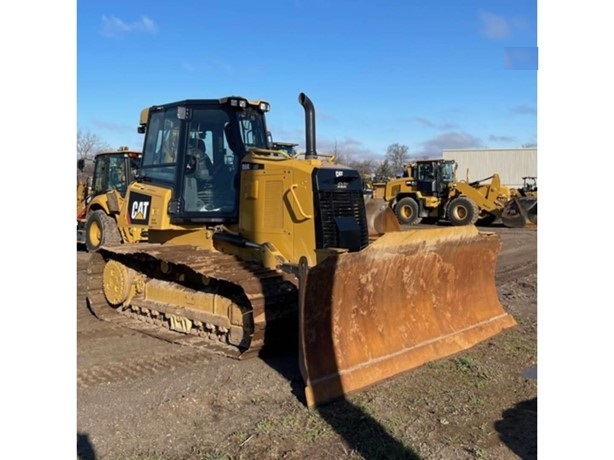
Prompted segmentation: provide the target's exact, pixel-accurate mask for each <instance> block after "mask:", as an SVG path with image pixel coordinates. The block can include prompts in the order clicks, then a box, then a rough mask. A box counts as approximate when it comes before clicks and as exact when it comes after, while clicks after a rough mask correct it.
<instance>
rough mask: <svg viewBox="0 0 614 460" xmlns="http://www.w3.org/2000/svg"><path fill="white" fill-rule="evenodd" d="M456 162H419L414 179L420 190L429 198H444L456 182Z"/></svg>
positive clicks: (416, 165)
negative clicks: (451, 185)
mask: <svg viewBox="0 0 614 460" xmlns="http://www.w3.org/2000/svg"><path fill="white" fill-rule="evenodd" d="M455 174H456V162H455V161H449V160H433V161H418V162H416V164H415V165H414V179H415V180H416V184H417V187H418V190H419V191H420V192H422V193H423V194H425V195H427V196H443V195H445V194H446V192H447V190H448V187H449V186H450V184H451V183H452V182H454V177H455Z"/></svg>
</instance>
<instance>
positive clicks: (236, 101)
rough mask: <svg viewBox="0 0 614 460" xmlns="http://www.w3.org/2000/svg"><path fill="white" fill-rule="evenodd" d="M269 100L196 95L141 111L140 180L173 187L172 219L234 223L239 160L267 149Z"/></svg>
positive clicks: (236, 213) (236, 207) (235, 219)
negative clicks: (208, 97)
mask: <svg viewBox="0 0 614 460" xmlns="http://www.w3.org/2000/svg"><path fill="white" fill-rule="evenodd" d="M268 110H269V104H268V103H267V102H264V101H255V102H249V101H247V100H246V99H243V98H240V97H227V98H222V99H196V100H185V101H180V102H174V103H171V104H165V105H162V106H154V107H151V108H149V109H145V110H143V112H142V114H141V126H140V127H139V132H144V133H145V142H144V150H143V160H142V165H141V169H140V177H139V180H141V181H144V182H150V183H154V184H156V185H160V186H166V187H169V188H171V189H172V191H173V197H172V200H171V203H170V206H169V214H170V215H171V220H172V221H173V222H174V223H182V222H205V223H207V222H210V223H235V222H237V221H238V198H239V174H240V163H241V159H242V158H243V156H244V155H245V154H246V151H247V149H250V148H262V149H266V148H267V147H268V144H267V129H266V121H265V113H266V112H267V111H268Z"/></svg>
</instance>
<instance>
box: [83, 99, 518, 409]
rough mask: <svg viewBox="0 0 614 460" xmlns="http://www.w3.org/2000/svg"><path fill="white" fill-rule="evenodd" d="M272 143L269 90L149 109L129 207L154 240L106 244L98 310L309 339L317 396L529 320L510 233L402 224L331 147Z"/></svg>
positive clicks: (173, 332) (242, 354) (182, 339)
mask: <svg viewBox="0 0 614 460" xmlns="http://www.w3.org/2000/svg"><path fill="white" fill-rule="evenodd" d="M299 102H300V104H301V105H302V106H303V108H304V110H305V126H306V151H305V153H304V154H301V155H290V154H288V153H286V152H284V151H281V150H275V149H271V148H270V147H271V144H270V142H268V140H267V132H268V131H267V127H266V119H265V113H266V112H267V111H268V110H269V104H268V103H267V102H265V101H252V102H250V101H248V100H247V99H244V98H241V97H226V98H221V99H189V100H183V101H179V102H174V103H169V104H162V105H156V106H152V107H150V108H148V109H145V110H143V111H142V113H141V125H140V128H139V129H140V132H144V133H145V140H144V148H143V156H142V162H141V166H140V170H139V175H138V176H137V177H136V180H135V181H134V182H132V183H131V184H130V185H129V187H128V189H127V193H126V198H125V200H123V201H122V206H121V209H120V211H119V214H118V216H119V217H120V218H118V219H117V222H118V225H119V227H120V229H121V228H122V226H126V227H130V228H141V229H143V230H147V231H148V242H146V243H139V244H124V245H120V246H102V247H100V248H99V249H98V251H96V252H94V253H92V255H91V259H90V264H89V267H88V282H87V290H88V291H87V292H88V294H87V295H88V302H89V304H90V308H91V309H92V311H93V312H94V313H95V314H96V315H97V316H98V317H99V318H102V319H105V320H109V321H118V322H119V323H121V324H122V325H129V326H130V327H133V328H135V329H138V330H141V331H143V332H145V333H148V334H151V335H155V336H157V337H160V338H163V339H165V340H170V341H175V342H177V343H182V344H190V345H193V346H204V347H207V348H209V349H212V350H217V351H220V352H221V353H223V354H225V355H227V356H232V357H236V358H239V359H244V358H247V357H251V356H255V355H257V354H258V353H259V352H260V350H262V348H263V347H264V346H265V345H267V344H269V343H271V342H274V341H275V339H276V338H278V337H279V336H281V335H283V334H288V333H289V334H290V335H291V336H292V337H293V340H295V341H298V342H299V364H300V368H301V372H302V375H303V378H304V381H305V395H306V402H307V405H308V406H309V407H313V406H314V405H316V404H320V403H323V402H325V401H328V400H330V399H332V398H335V397H338V396H341V395H344V394H346V393H348V392H351V391H354V390H357V389H360V388H364V387H366V386H368V385H371V384H373V383H376V382H379V381H381V380H383V379H386V378H388V377H392V376H393V375H396V374H399V373H401V372H405V371H407V370H409V369H412V368H414V367H416V366H419V365H421V364H423V363H425V362H428V361H431V360H433V359H438V358H441V357H444V356H448V355H450V354H453V353H456V352H458V351H461V350H464V349H467V348H469V347H471V346H473V345H474V344H476V343H478V342H480V341H482V340H485V339H487V338H489V337H491V336H493V335H494V334H497V333H498V332H500V331H501V330H503V329H505V328H508V327H511V326H513V325H515V321H514V319H513V318H512V317H511V316H510V315H508V314H507V313H506V312H505V311H504V309H503V307H502V305H501V303H500V302H499V299H498V297H497V291H496V288H495V264H496V260H497V255H498V252H499V250H500V248H501V241H500V239H499V238H498V237H497V235H496V234H494V233H480V232H478V231H477V229H476V227H474V226H467V227H463V228H456V227H448V228H439V229H425V230H413V231H411V230H410V231H399V225H398V222H397V221H396V219H395V218H394V215H393V214H392V213H391V212H390V210H389V209H388V208H387V207H383V208H380V207H377V206H375V207H372V206H370V205H366V204H365V200H364V199H363V185H362V179H361V177H360V174H359V173H358V172H357V171H356V170H354V169H351V168H348V167H345V166H341V165H337V164H334V163H333V162H331V161H329V160H330V158H331V157H332V156H331V155H322V154H318V153H317V152H316V149H315V110H314V108H313V104H312V102H311V100H310V99H309V98H308V97H307V96H306V95H304V94H302V93H301V94H300V95H299Z"/></svg>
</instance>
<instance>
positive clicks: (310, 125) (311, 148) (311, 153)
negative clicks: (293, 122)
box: [298, 93, 318, 160]
mask: <svg viewBox="0 0 614 460" xmlns="http://www.w3.org/2000/svg"><path fill="white" fill-rule="evenodd" d="M298 102H299V103H300V104H301V105H302V106H303V108H304V109H305V159H306V160H309V159H312V158H316V157H317V156H318V153H317V152H316V111H315V109H314V108H313V103H312V102H311V99H309V98H308V97H307V95H306V94H305V93H301V94H299V95H298Z"/></svg>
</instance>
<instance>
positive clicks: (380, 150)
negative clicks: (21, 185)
mask: <svg viewBox="0 0 614 460" xmlns="http://www.w3.org/2000/svg"><path fill="white" fill-rule="evenodd" d="M176 5H178V4H177V3H176V2H171V1H159V2H150V1H147V2H145V1H141V0H133V1H129V2H126V1H117V0H111V1H104V2H103V1H88V2H86V1H80V2H79V3H78V9H77V84H78V87H77V88H78V89H77V118H78V119H77V122H78V127H79V128H80V129H82V130H86V131H90V132H93V133H95V134H97V135H98V136H99V137H100V138H102V139H103V140H105V141H107V142H108V143H109V144H110V145H111V146H112V147H118V146H120V145H128V146H130V147H132V148H141V142H142V137H141V136H140V135H138V134H137V133H136V126H137V124H138V116H139V113H140V110H141V109H142V108H143V107H147V106H150V105H154V104H161V103H166V102H172V101H175V100H180V99H186V98H218V97H222V96H228V95H242V96H245V97H248V98H250V99H266V100H268V101H269V102H270V103H271V112H270V113H269V116H268V121H269V128H270V130H271V131H272V133H273V137H274V139H276V140H279V141H292V142H297V143H299V144H301V146H304V112H303V109H302V107H301V106H300V105H299V103H298V101H297V100H298V94H299V93H300V92H305V93H306V94H307V95H308V96H309V97H310V98H311V99H312V101H313V103H314V105H315V109H316V117H317V118H316V134H317V144H316V147H317V150H318V151H319V152H327V151H328V152H330V151H332V150H333V149H335V146H336V148H337V150H338V151H340V152H342V153H345V154H349V155H350V156H351V157H352V158H356V159H364V158H375V159H381V158H382V157H383V155H384V154H385V152H386V148H387V147H388V146H389V145H390V144H393V143H399V144H404V145H407V146H408V147H409V152H410V154H412V155H431V156H440V155H441V150H442V149H444V148H476V147H489V148H506V147H519V146H521V145H523V144H535V143H537V142H538V140H537V70H536V69H537V3H536V0H513V1H512V0H499V1H492V0H489V1H486V0H474V1H456V0H429V1H385V2H373V1H364V0H354V1H348V0H309V1H307V0H285V1H284V0H268V1H262V2H240V1H239V2H223V1H202V0H201V1H199V0H185V1H182V2H181V3H180V5H181V7H180V8H177V6H176Z"/></svg>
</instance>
